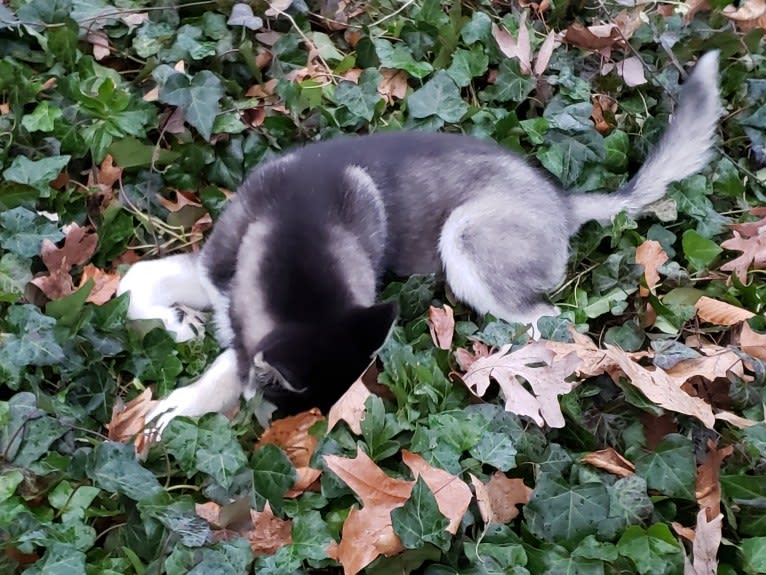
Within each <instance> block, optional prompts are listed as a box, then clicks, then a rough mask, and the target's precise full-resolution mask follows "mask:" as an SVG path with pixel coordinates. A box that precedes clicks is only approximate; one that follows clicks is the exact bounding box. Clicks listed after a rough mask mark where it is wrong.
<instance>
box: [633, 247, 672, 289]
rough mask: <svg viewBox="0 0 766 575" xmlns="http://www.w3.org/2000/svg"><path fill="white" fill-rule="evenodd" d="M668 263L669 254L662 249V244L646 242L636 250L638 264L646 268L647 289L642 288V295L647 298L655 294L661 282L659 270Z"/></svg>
mask: <svg viewBox="0 0 766 575" xmlns="http://www.w3.org/2000/svg"><path fill="white" fill-rule="evenodd" d="M666 261H668V254H666V253H665V250H663V249H662V246H661V245H660V242H656V241H654V240H646V241H645V242H644V243H642V244H641V245H640V246H638V247H637V248H636V263H637V264H641V265H642V266H644V279H645V280H646V287H644V286H641V288H640V292H639V293H640V295H641V297H646V296H648V295H649V293H650V292H651V293H654V287H655V286H656V285H657V282H658V281H660V274H659V273H657V268H658V267H660V266H661V265H662V264H664V263H665V262H666Z"/></svg>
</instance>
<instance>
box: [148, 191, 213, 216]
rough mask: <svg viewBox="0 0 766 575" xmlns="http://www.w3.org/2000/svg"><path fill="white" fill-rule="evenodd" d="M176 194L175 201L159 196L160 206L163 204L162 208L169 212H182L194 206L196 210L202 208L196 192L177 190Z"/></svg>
mask: <svg viewBox="0 0 766 575" xmlns="http://www.w3.org/2000/svg"><path fill="white" fill-rule="evenodd" d="M175 192H176V193H175V200H172V199H170V198H166V197H165V196H160V195H158V196H157V199H158V200H159V202H160V204H162V207H164V208H165V209H166V210H168V211H169V212H178V211H181V210H182V209H183V208H185V207H186V206H193V207H195V208H201V207H202V203H201V202H200V200H199V198H198V197H197V194H195V193H194V192H189V191H182V190H176V191H175Z"/></svg>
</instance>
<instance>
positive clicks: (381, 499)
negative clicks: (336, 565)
mask: <svg viewBox="0 0 766 575" xmlns="http://www.w3.org/2000/svg"><path fill="white" fill-rule="evenodd" d="M402 455H403V460H404V462H405V464H406V465H407V466H409V468H410V470H411V471H412V473H413V475H415V476H416V477H417V476H421V477H422V478H423V481H425V483H426V485H428V488H429V489H430V490H431V491H432V492H433V494H434V497H435V498H436V503H437V505H438V506H439V510H440V511H441V512H442V513H443V514H444V515H445V516H446V517H447V518H448V519H449V521H450V523H449V527H448V528H447V530H448V531H450V532H451V533H453V534H454V533H455V532H456V531H457V528H458V526H459V525H460V521H461V519H462V517H463V515H464V514H465V511H466V509H468V504H469V503H470V501H471V490H470V489H469V488H468V486H467V485H466V484H465V483H463V482H462V481H461V480H460V479H459V478H457V477H455V476H453V475H450V474H449V473H447V472H446V471H443V470H441V469H436V468H434V467H432V466H430V465H429V464H428V463H426V462H425V460H424V459H423V458H422V457H420V456H419V455H415V454H412V453H409V452H406V451H405V452H403V454H402ZM324 459H325V463H326V465H327V467H328V468H329V469H330V470H331V471H332V472H333V473H335V474H336V475H337V476H338V477H339V478H340V479H341V480H343V482H344V483H346V485H348V486H349V487H350V488H351V490H352V491H353V492H354V493H356V495H357V497H359V499H361V500H362V505H363V507H362V509H358V508H357V507H352V508H351V511H350V512H349V515H348V517H347V518H346V521H345V522H344V524H343V532H342V535H341V541H340V544H338V545H337V546H334V545H333V546H331V547H330V548H329V549H328V555H330V556H331V557H332V558H334V559H336V560H337V561H339V562H340V563H341V565H343V573H344V574H345V575H355V574H356V573H359V571H361V570H362V569H364V568H365V567H366V566H367V565H369V564H370V563H371V562H372V561H373V560H374V559H375V558H376V557H378V556H380V555H384V556H387V557H389V556H391V555H395V554H397V553H399V552H401V551H402V550H404V546H403V545H402V543H401V541H400V540H399V538H398V537H397V536H396V533H394V529H393V526H392V524H391V511H392V510H393V509H396V508H397V507H401V506H402V505H404V503H405V502H406V501H407V500H408V499H409V497H410V493H411V492H412V487H413V485H414V484H415V482H414V481H405V480H403V479H394V478H393V477H389V476H388V475H386V473H385V472H384V471H383V470H382V469H381V468H380V467H378V466H377V465H376V464H375V462H374V461H373V460H372V459H370V458H369V457H368V456H367V455H366V454H365V453H364V452H363V451H362V450H361V449H359V450H358V451H357V454H356V457H355V458H354V459H348V458H345V457H339V456H337V455H325V456H324Z"/></svg>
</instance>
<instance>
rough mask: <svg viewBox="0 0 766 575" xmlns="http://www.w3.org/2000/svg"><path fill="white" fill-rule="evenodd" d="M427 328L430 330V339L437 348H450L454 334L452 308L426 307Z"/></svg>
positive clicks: (446, 306)
mask: <svg viewBox="0 0 766 575" xmlns="http://www.w3.org/2000/svg"><path fill="white" fill-rule="evenodd" d="M428 329H429V330H430V331H431V339H432V340H433V342H434V345H435V346H436V347H438V348H439V349H450V348H451V347H452V337H453V336H454V335H455V316H454V314H453V312H452V308H451V307H450V306H448V305H445V306H444V307H434V306H431V307H429V308H428Z"/></svg>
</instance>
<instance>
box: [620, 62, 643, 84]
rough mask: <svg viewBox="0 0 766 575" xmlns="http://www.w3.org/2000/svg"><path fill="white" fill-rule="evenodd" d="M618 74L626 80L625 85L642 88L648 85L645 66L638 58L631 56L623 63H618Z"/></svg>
mask: <svg viewBox="0 0 766 575" xmlns="http://www.w3.org/2000/svg"><path fill="white" fill-rule="evenodd" d="M617 72H618V73H619V74H620V76H622V79H623V80H625V84H626V85H628V86H631V87H632V86H641V85H642V84H646V76H644V64H643V62H642V61H641V60H640V59H639V58H637V57H636V56H630V57H629V58H625V59H624V60H623V61H622V62H618V63H617Z"/></svg>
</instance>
